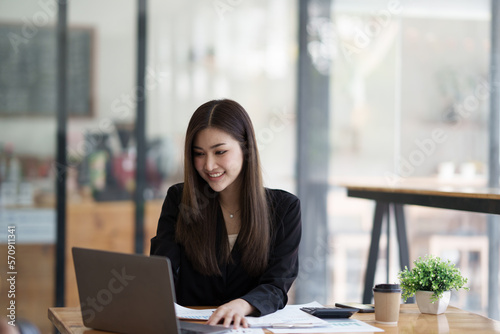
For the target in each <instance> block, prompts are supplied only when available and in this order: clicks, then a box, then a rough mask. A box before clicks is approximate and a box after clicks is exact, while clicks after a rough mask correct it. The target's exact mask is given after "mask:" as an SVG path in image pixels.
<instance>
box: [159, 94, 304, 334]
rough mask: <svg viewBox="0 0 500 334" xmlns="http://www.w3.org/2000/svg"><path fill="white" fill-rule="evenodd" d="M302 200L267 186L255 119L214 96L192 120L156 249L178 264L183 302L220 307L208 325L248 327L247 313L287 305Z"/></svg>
mask: <svg viewBox="0 0 500 334" xmlns="http://www.w3.org/2000/svg"><path fill="white" fill-rule="evenodd" d="M300 237H301V217H300V203H299V200H298V198H297V197H295V196H294V195H292V194H290V193H288V192H285V191H283V190H272V189H267V188H264V186H263V184H262V175H261V168H260V161H259V155H258V150H257V142H256V139H255V133H254V130H253V126H252V123H251V121H250V118H249V116H248V114H247V113H246V111H245V110H244V109H243V107H242V106H241V105H239V104H238V103H236V102H235V101H232V100H214V101H210V102H207V103H205V104H203V105H202V106H200V107H199V108H198V109H197V110H196V111H195V113H194V114H193V116H192V117H191V120H190V122H189V125H188V128H187V132H186V142H185V151H184V183H181V184H176V185H174V186H172V187H171V188H170V189H169V190H168V192H167V197H166V199H165V202H164V203H163V207H162V212H161V215H160V219H159V222H158V229H157V234H156V236H155V237H154V238H153V239H152V240H151V254H152V255H162V256H167V257H168V258H169V259H170V261H171V263H172V270H173V273H174V281H175V290H176V296H177V302H178V303H179V304H181V305H184V306H218V308H217V309H216V311H215V312H214V313H213V315H212V316H211V317H210V319H209V320H208V324H211V325H214V324H217V323H222V324H223V325H224V326H226V327H229V325H230V324H231V323H233V325H234V328H238V327H239V326H240V325H241V326H243V327H247V325H248V324H247V321H246V319H245V316H246V315H265V314H269V313H272V312H274V311H276V310H278V309H280V308H283V307H284V306H285V305H286V303H287V292H288V290H289V289H290V286H291V285H292V283H293V281H294V280H295V278H296V277H297V273H298V247H299V243H300Z"/></svg>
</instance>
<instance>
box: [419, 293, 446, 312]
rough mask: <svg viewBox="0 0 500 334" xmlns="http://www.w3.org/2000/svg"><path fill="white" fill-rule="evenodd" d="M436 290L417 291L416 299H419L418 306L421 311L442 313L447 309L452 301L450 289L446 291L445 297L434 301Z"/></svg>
mask: <svg viewBox="0 0 500 334" xmlns="http://www.w3.org/2000/svg"><path fill="white" fill-rule="evenodd" d="M433 293H434V292H432V291H421V290H419V291H417V293H416V294H415V299H416V300H417V306H418V309H419V310H420V312H421V313H427V314H441V313H444V311H446V308H447V307H448V304H449V303H450V296H451V293H450V291H445V292H444V293H443V297H442V298H441V299H439V300H438V301H435V302H434V303H432V299H431V296H432V295H433Z"/></svg>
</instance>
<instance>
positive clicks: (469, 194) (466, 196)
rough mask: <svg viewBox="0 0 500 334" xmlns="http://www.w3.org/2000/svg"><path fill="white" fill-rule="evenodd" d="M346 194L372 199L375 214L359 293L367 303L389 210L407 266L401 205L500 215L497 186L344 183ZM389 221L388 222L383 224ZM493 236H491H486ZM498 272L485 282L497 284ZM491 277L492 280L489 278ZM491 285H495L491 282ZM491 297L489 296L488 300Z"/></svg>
mask: <svg viewBox="0 0 500 334" xmlns="http://www.w3.org/2000/svg"><path fill="white" fill-rule="evenodd" d="M345 187H346V188H347V196H350V197H358V198H365V199H372V200H375V202H376V206H375V214H374V218H373V229H372V236H371V245H370V253H369V255H368V264H367V269H366V278H365V287H364V293H363V303H365V304H369V303H371V300H372V287H373V284H374V278H375V267H376V262H377V258H378V248H379V241H380V233H381V229H382V220H383V219H384V217H387V219H388V220H389V210H390V208H391V207H392V208H393V209H394V215H395V217H396V230H397V237H398V242H399V258H400V266H401V268H404V267H405V266H408V267H410V259H409V252H408V240H407V236H406V222H405V217H404V211H403V205H404V204H412V205H421V206H427V207H435V208H443V209H452V210H461V211H471V212H480V213H490V214H500V189H489V188H477V187H451V186H440V187H435V188H434V189H430V188H426V187H425V186H424V185H415V184H412V185H411V186H405V185H401V186H391V187H389V186H359V185H345ZM389 226H390V224H389V222H388V224H387V227H388V228H389ZM490 237H494V236H490ZM489 256H490V261H496V262H494V263H498V259H499V255H498V251H497V252H490V254H489ZM497 275H498V274H494V275H491V274H490V275H489V280H490V283H489V285H490V286H492V284H496V286H498V276H497ZM492 280H494V281H492ZM493 286H495V285H493ZM491 298H492V297H491V296H490V299H491ZM493 298H495V299H494V300H490V301H489V302H490V303H494V304H495V305H496V304H497V303H498V297H497V296H493Z"/></svg>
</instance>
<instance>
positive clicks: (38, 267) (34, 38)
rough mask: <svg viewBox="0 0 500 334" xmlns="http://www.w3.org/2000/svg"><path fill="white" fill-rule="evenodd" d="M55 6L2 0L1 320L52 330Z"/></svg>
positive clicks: (0, 4) (0, 117)
mask: <svg viewBox="0 0 500 334" xmlns="http://www.w3.org/2000/svg"><path fill="white" fill-rule="evenodd" d="M56 21H57V4H56V3H54V4H46V3H42V2H40V1H34V0H33V1H31V0H26V1H21V2H12V1H0V44H1V45H0V253H1V257H2V261H1V262H0V272H1V273H2V274H1V276H2V282H1V283H0V295H1V296H2V297H1V302H0V306H1V307H2V309H3V310H4V312H2V314H4V315H6V316H7V317H6V318H3V319H2V321H4V320H7V321H8V322H10V324H11V325H12V324H14V325H16V326H18V328H19V324H21V323H22V322H29V323H31V324H33V325H35V326H36V327H38V328H39V329H40V331H42V332H44V333H48V332H50V331H51V330H52V326H51V324H50V321H49V320H48V319H47V315H46V312H40V310H47V308H48V307H50V306H52V305H53V300H54V293H55V292H54V291H55V289H54V280H55V270H54V268H55V236H56V234H55V222H56V220H55V219H56V215H55V178H54V174H55V168H54V159H55V138H56V137H55V128H56V121H55V115H56V61H55V55H56V31H55V25H56Z"/></svg>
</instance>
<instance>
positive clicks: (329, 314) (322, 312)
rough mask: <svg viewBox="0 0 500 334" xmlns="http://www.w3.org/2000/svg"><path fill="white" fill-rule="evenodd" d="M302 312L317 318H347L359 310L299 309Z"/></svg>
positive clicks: (333, 308) (342, 308)
mask: <svg viewBox="0 0 500 334" xmlns="http://www.w3.org/2000/svg"><path fill="white" fill-rule="evenodd" d="M300 309H301V310H302V311H304V312H306V313H309V314H312V315H314V316H315V317H318V318H330V319H333V318H349V317H350V316H351V315H353V314H354V313H356V312H358V311H359V310H358V309H356V308H345V307H301V308H300Z"/></svg>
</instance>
